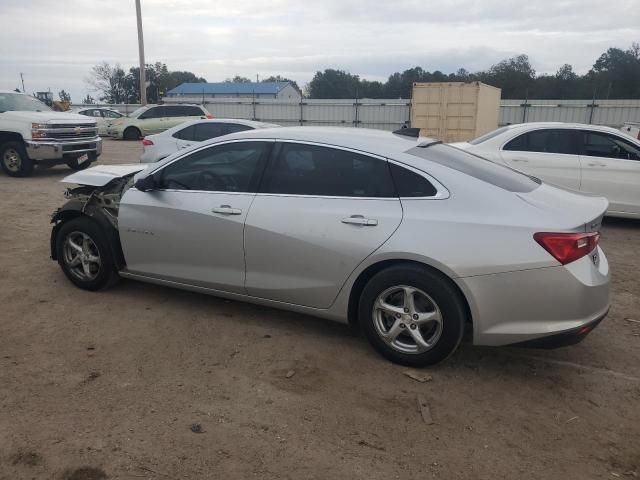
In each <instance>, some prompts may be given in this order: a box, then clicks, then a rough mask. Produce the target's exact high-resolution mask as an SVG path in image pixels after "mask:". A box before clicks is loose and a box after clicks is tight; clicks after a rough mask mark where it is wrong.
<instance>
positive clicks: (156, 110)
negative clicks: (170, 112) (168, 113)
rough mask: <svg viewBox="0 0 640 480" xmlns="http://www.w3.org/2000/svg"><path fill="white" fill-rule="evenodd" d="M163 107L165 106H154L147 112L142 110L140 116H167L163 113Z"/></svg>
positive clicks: (145, 117) (141, 117)
mask: <svg viewBox="0 0 640 480" xmlns="http://www.w3.org/2000/svg"><path fill="white" fill-rule="evenodd" d="M163 109H164V107H152V108H150V109H149V110H147V111H146V112H142V113H141V114H140V116H139V117H138V118H140V119H141V120H144V119H147V118H162V117H164V116H165V115H164V114H163Z"/></svg>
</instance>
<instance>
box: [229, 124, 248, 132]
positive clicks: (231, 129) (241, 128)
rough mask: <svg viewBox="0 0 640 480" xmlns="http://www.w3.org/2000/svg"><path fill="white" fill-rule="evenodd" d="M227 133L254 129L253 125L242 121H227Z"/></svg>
mask: <svg viewBox="0 0 640 480" xmlns="http://www.w3.org/2000/svg"><path fill="white" fill-rule="evenodd" d="M226 125H227V133H236V132H245V131H247V130H253V127H249V126H248V125H242V124H240V123H227V124H226Z"/></svg>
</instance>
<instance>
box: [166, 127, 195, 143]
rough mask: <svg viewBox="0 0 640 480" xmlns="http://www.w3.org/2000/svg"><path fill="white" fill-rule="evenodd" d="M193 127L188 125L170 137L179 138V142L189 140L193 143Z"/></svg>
mask: <svg viewBox="0 0 640 480" xmlns="http://www.w3.org/2000/svg"><path fill="white" fill-rule="evenodd" d="M195 127H196V126H195V125H190V126H188V127H187V128H183V129H182V130H179V131H177V132H176V133H174V134H173V135H172V136H173V137H174V138H179V139H180V140H191V141H193V136H194V133H195V130H196V128H195Z"/></svg>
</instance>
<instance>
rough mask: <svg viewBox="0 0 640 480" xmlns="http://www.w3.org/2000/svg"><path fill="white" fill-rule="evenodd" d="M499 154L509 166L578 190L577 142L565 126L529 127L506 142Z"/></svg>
mask: <svg viewBox="0 0 640 480" xmlns="http://www.w3.org/2000/svg"><path fill="white" fill-rule="evenodd" d="M500 154H501V157H502V160H503V162H504V163H506V164H507V165H508V166H509V167H511V168H513V169H515V170H519V171H521V172H524V173H527V174H529V175H533V176H534V177H537V178H540V179H541V180H544V181H545V182H547V183H551V184H554V185H560V186H562V187H567V188H571V189H573V190H579V189H580V178H581V177H580V176H581V173H580V143H579V135H578V133H577V131H575V130H572V129H568V128H543V129H537V130H532V131H529V132H526V133H523V134H520V135H518V136H517V137H515V138H513V139H511V140H509V141H508V142H506V143H505V144H504V145H503V146H502V148H501V152H500Z"/></svg>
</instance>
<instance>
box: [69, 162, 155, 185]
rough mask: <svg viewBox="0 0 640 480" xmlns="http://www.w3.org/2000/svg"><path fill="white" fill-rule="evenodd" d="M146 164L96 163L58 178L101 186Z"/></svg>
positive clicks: (139, 170)
mask: <svg viewBox="0 0 640 480" xmlns="http://www.w3.org/2000/svg"><path fill="white" fill-rule="evenodd" d="M147 167H148V165H146V164H140V163H133V164H129V165H98V166H95V167H91V168H87V169H86V170H81V171H79V172H75V173H72V174H71V175H69V176H67V177H64V178H63V179H62V180H60V181H61V182H62V183H74V184H76V185H90V186H92V187H103V186H105V185H106V184H108V183H109V182H111V181H112V180H115V179H116V178H123V177H128V176H131V175H134V174H136V173H138V172H141V171H142V170H144V169H145V168H147Z"/></svg>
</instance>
